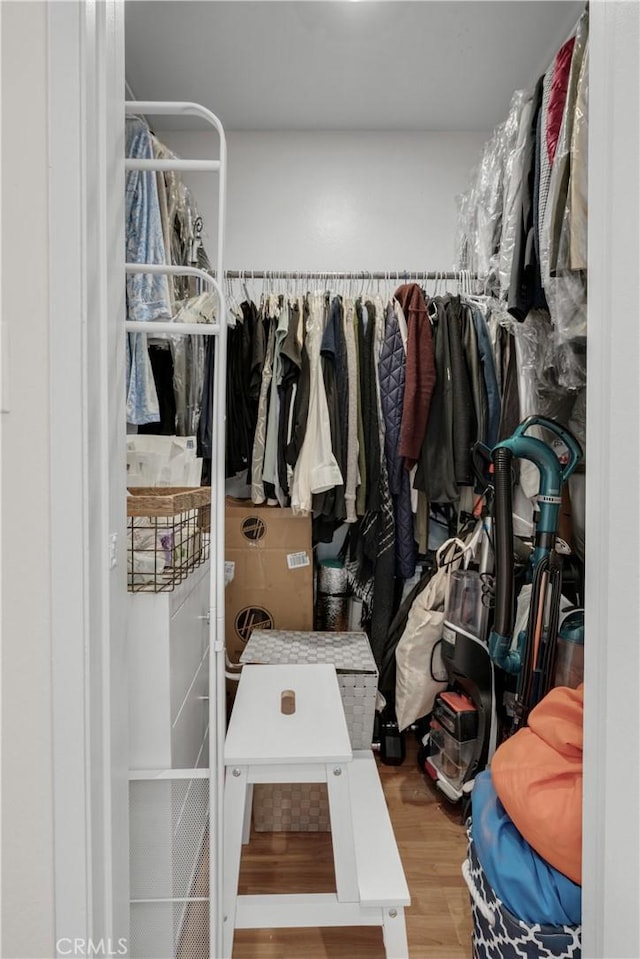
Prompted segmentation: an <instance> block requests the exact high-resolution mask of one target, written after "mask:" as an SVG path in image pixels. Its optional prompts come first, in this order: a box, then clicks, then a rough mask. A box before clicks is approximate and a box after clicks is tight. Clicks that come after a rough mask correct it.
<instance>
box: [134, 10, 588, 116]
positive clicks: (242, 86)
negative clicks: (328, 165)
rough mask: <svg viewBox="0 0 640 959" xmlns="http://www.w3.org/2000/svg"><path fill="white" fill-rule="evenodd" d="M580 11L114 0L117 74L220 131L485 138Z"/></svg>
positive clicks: (141, 92)
mask: <svg viewBox="0 0 640 959" xmlns="http://www.w3.org/2000/svg"><path fill="white" fill-rule="evenodd" d="M583 7H584V3H583V0H578V2H564V0H532V2H529V0H511V2H510V0H493V2H485V0H465V2H462V0H439V2H437V0H413V2H411V0H410V2H405V0H386V2H385V0H379V2H372V0H361V2H354V0H342V2H335V0H323V2H316V0H285V2H272V0H229V2H224V0H127V3H126V8H125V9H126V54H127V60H126V72H127V79H128V82H129V84H130V86H131V88H132V90H133V91H134V94H135V96H136V97H137V98H138V99H157V100H195V101H197V102H199V103H202V104H204V105H205V106H207V107H208V108H209V109H210V110H213V112H214V113H216V114H217V115H218V116H219V117H220V119H221V120H222V122H223V124H224V126H225V127H226V128H227V129H228V130H437V131H456V130H465V131H466V130H468V131H471V130H489V129H491V128H492V127H493V126H495V125H496V123H499V122H500V121H501V120H503V119H504V117H505V116H506V114H507V110H508V106H509V101H510V99H511V95H512V93H513V91H514V90H515V89H518V88H523V87H525V88H526V87H530V86H531V85H532V84H533V83H534V82H535V80H536V79H537V77H538V75H539V74H540V73H541V72H543V70H544V69H546V67H547V65H548V63H549V62H550V60H551V58H552V56H553V55H554V53H555V52H556V50H557V49H558V47H559V46H560V44H561V43H562V42H563V41H564V40H565V39H566V37H567V35H568V34H569V31H570V30H571V28H572V26H573V25H574V24H575V22H576V21H577V19H578V17H579V15H580V13H581V11H582V9H583ZM175 125H176V126H178V125H179V122H178V123H176V124H175ZM190 125H191V126H193V121H190ZM170 126H171V123H170V121H168V120H165V121H163V127H165V128H169V127H170Z"/></svg>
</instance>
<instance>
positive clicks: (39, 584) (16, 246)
mask: <svg viewBox="0 0 640 959" xmlns="http://www.w3.org/2000/svg"><path fill="white" fill-rule="evenodd" d="M0 16H1V17H2V61H1V62H2V75H1V76H2V140H3V144H2V145H3V151H2V280H3V282H2V319H3V321H4V322H5V323H7V324H8V325H9V327H10V356H11V370H10V378H11V381H10V394H9V396H8V400H9V405H10V410H11V412H9V413H3V414H2V416H1V426H0V429H1V431H2V434H1V449H2V503H1V518H2V613H1V615H2V680H1V682H2V919H3V928H2V941H1V943H0V950H1V952H2V955H3V956H11V957H13V959H20V957H50V956H52V955H53V954H54V953H53V949H54V913H53V908H54V888H53V808H52V807H53V795H52V760H51V752H52V735H51V643H50V600H51V595H50V577H51V568H50V561H49V548H50V540H49V515H50V501H49V440H50V424H49V365H48V361H49V328H48V323H49V311H48V293H49V290H48V260H49V243H48V217H47V209H48V162H47V159H48V158H47V117H48V107H47V13H46V4H45V3H39V2H36V3H3V4H2V5H1V7H0ZM3 348H5V349H6V348H7V339H6V337H5V339H4V342H3ZM5 400H6V397H5Z"/></svg>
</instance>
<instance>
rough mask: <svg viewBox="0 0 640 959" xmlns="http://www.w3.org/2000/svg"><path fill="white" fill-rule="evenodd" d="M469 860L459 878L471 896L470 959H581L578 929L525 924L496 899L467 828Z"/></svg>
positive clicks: (469, 829)
mask: <svg viewBox="0 0 640 959" xmlns="http://www.w3.org/2000/svg"><path fill="white" fill-rule="evenodd" d="M467 839H468V858H467V859H466V860H465V862H464V863H463V865H462V874H463V876H464V879H465V882H466V883H467V887H468V889H469V894H470V896H471V911H472V914H473V933H472V937H471V942H472V955H473V959H581V956H582V927H581V926H548V925H543V924H541V923H526V922H523V921H522V919H518V918H517V917H516V916H514V915H513V914H512V913H511V912H510V911H509V910H508V909H507V907H506V906H505V904H504V903H503V902H502V901H501V900H500V899H498V897H497V895H496V894H495V892H494V890H493V888H492V886H491V885H490V883H489V880H488V879H487V877H486V875H485V873H484V870H483V869H482V866H481V865H480V862H479V860H478V857H477V855H476V851H475V846H474V843H473V838H472V836H471V828H470V826H468V827H467Z"/></svg>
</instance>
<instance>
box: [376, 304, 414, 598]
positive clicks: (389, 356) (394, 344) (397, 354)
mask: <svg viewBox="0 0 640 959" xmlns="http://www.w3.org/2000/svg"><path fill="white" fill-rule="evenodd" d="M378 374H379V381H380V404H381V406H382V414H383V416H384V422H385V456H386V460H387V472H388V476H389V491H390V493H391V498H392V501H393V508H394V518H395V527H396V530H395V540H396V542H395V563H396V567H395V568H396V576H398V577H399V578H401V579H409V578H410V577H411V576H413V574H414V572H415V568H416V555H417V549H416V542H415V538H414V528H413V512H412V509H411V487H410V485H409V474H408V472H407V471H406V469H405V468H404V463H403V461H402V457H401V456H400V454H399V452H398V446H399V440H400V425H401V422H402V403H403V399H404V387H405V352H404V346H403V343H402V335H401V333H400V326H399V324H398V318H397V316H396V313H395V310H394V308H393V306H392V305H391V304H389V306H388V307H387V322H386V328H385V338H384V342H383V344H382V350H381V352H380V363H379V366H378Z"/></svg>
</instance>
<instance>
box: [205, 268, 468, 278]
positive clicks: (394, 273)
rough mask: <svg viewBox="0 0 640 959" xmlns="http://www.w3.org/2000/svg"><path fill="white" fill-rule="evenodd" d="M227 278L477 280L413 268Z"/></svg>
mask: <svg viewBox="0 0 640 959" xmlns="http://www.w3.org/2000/svg"><path fill="white" fill-rule="evenodd" d="M224 275H225V277H226V278H227V279H228V280H271V279H273V280H279V279H283V280H295V279H302V278H304V277H309V278H310V279H316V280H322V279H330V280H394V279H395V280H463V279H470V280H477V279H479V277H478V274H477V273H470V272H469V271H468V270H449V271H434V270H431V271H425V270H420V271H418V272H416V271H413V270H384V271H382V270H378V271H375V272H373V273H371V272H370V271H369V270H358V271H355V272H346V273H340V272H338V273H336V272H332V271H331V270H328V271H327V270H322V271H314V270H226V271H225V274H224Z"/></svg>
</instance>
